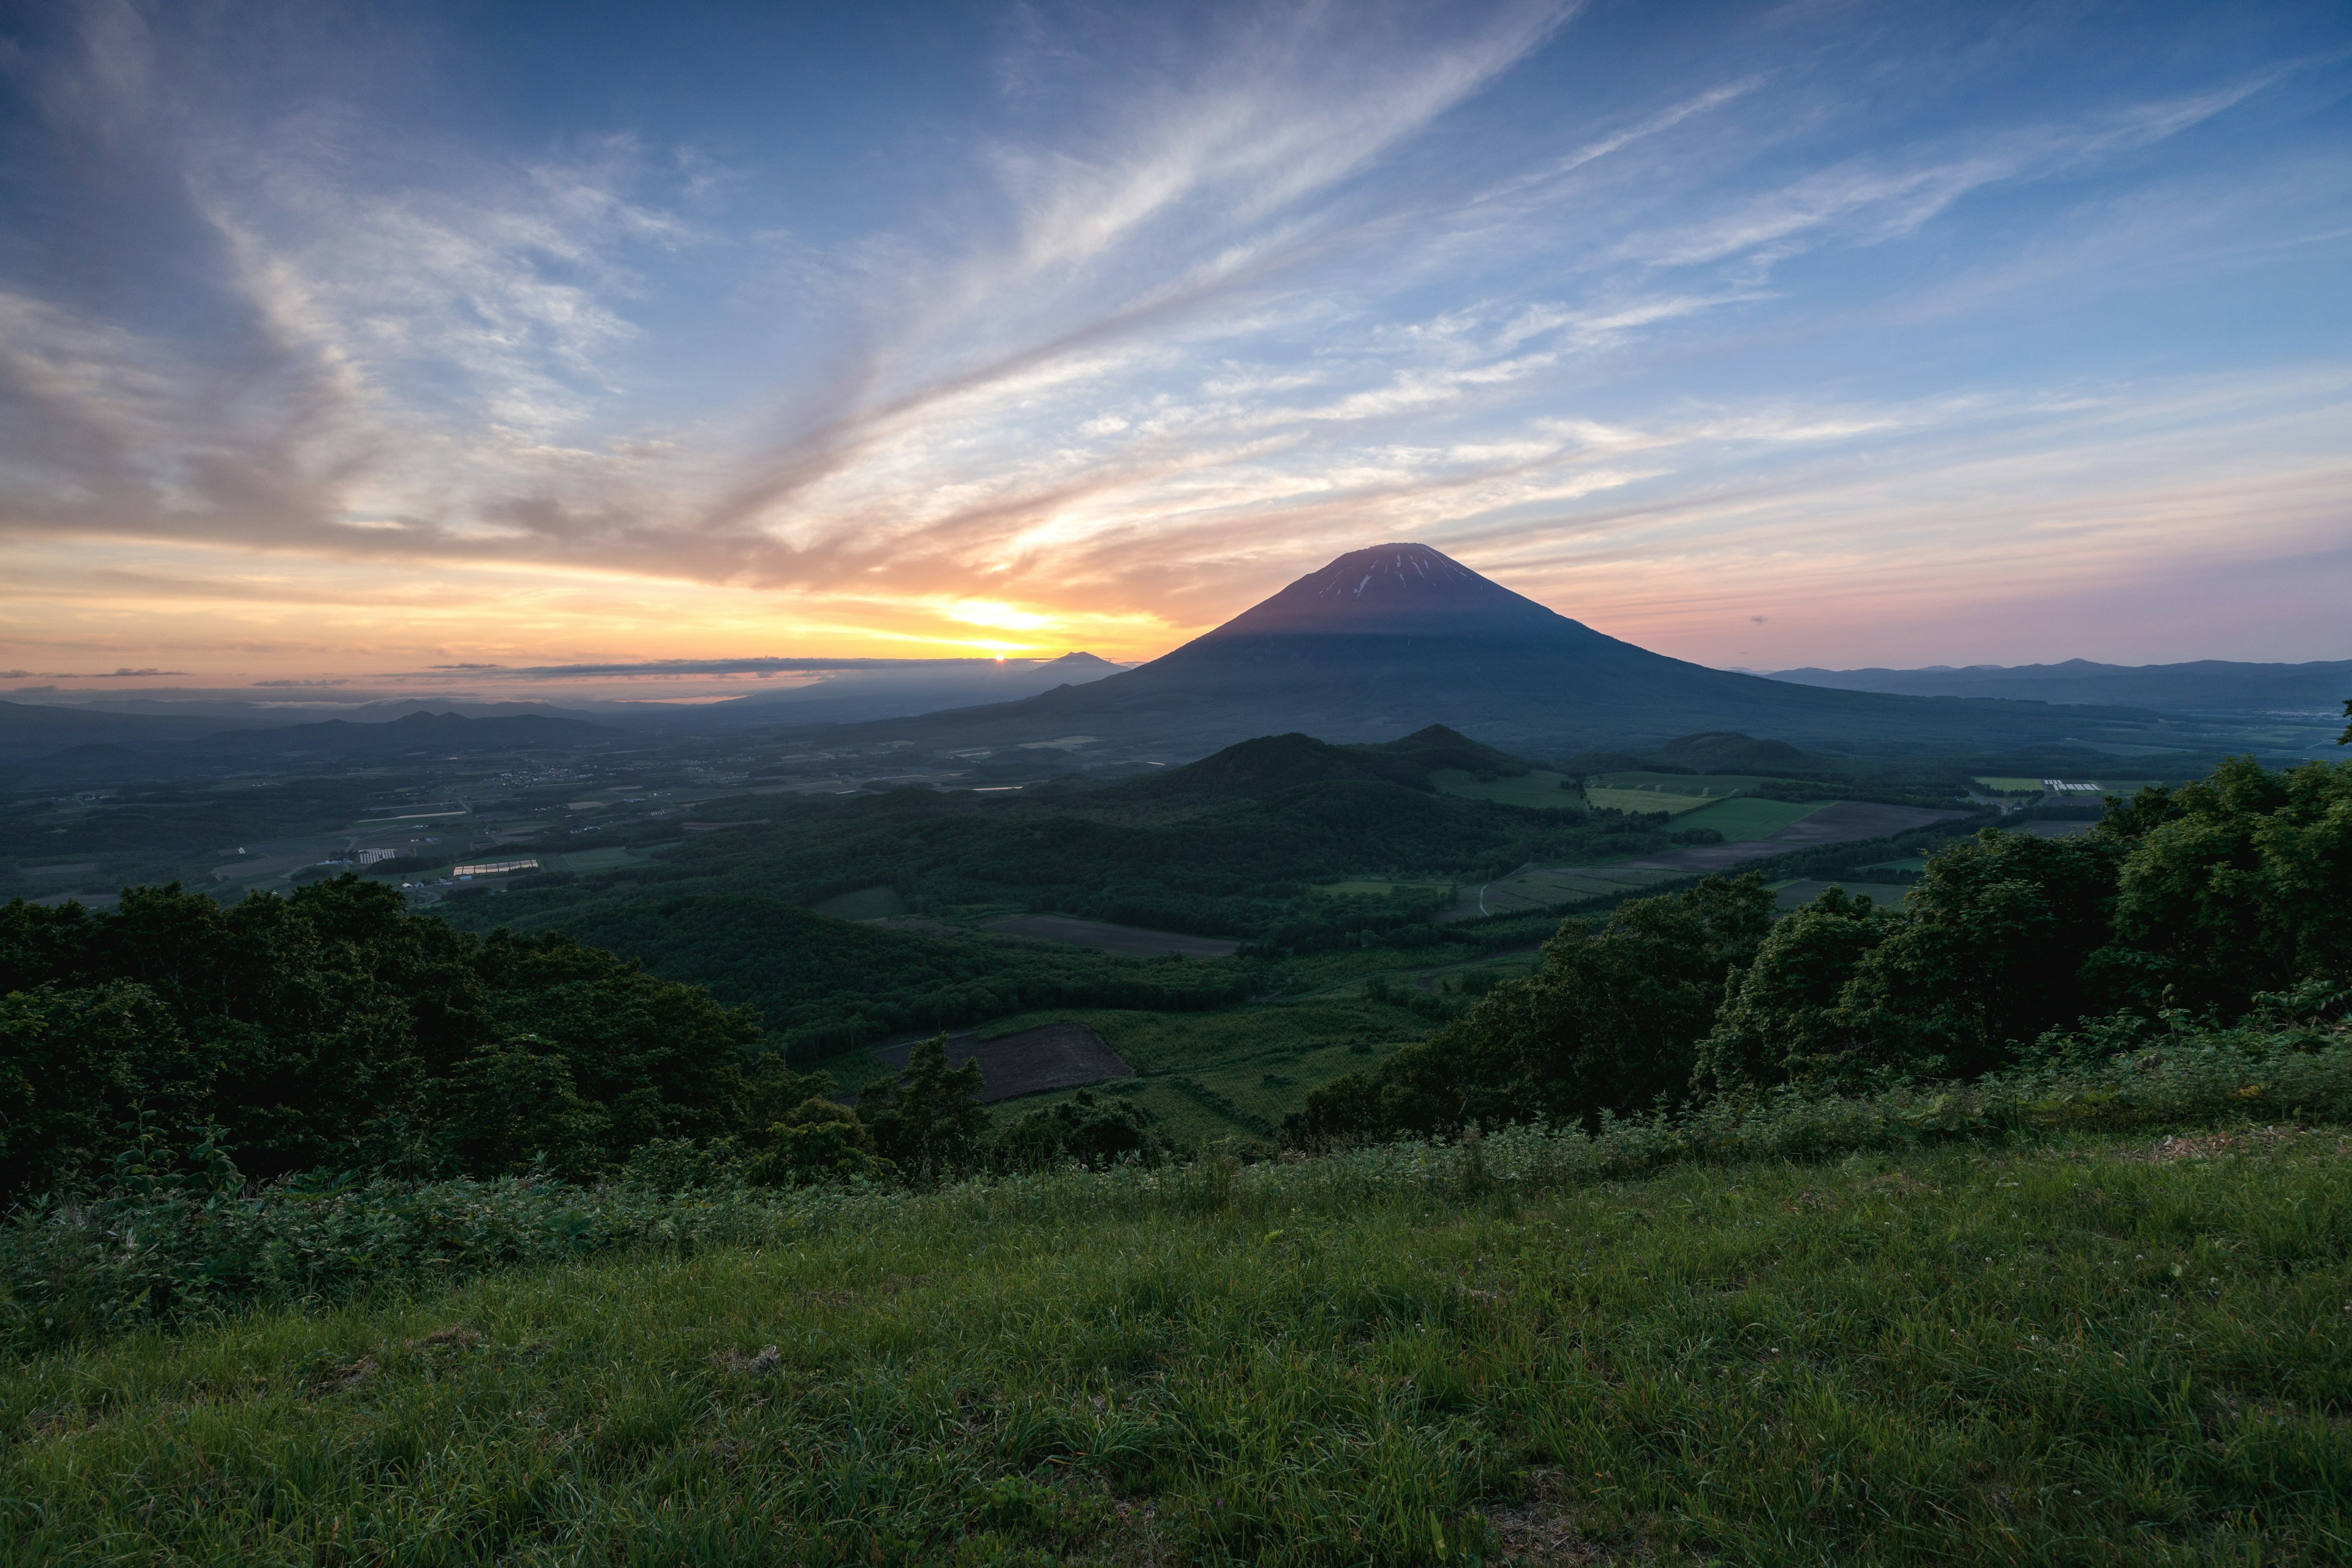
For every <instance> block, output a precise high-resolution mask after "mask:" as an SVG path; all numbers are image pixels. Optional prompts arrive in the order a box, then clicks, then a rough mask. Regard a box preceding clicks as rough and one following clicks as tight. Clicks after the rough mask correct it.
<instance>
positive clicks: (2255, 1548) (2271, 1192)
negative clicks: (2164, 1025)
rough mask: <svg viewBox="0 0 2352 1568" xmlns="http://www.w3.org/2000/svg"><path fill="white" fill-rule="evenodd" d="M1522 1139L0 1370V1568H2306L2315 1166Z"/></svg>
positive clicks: (285, 1319) (2327, 1516) (870, 1207)
mask: <svg viewBox="0 0 2352 1568" xmlns="http://www.w3.org/2000/svg"><path fill="white" fill-rule="evenodd" d="M1559 1142H1560V1141H1559V1140H1549V1141H1547V1140H1543V1139H1539V1138H1537V1137H1535V1136H1533V1135H1513V1136H1512V1137H1508V1138H1506V1137H1499V1136H1498V1137H1496V1138H1492V1139H1486V1140H1481V1141H1477V1142H1473V1143H1470V1144H1467V1145H1465V1146H1460V1147H1456V1148H1454V1149H1450V1150H1444V1151H1433V1150H1432V1151H1399V1150H1391V1151H1360V1152H1355V1153H1352V1154H1349V1155H1344V1156H1340V1157H1338V1158H1334V1159H1330V1160H1322V1161H1311V1162H1307V1163H1299V1164H1293V1165H1273V1164H1269V1165H1260V1166H1255V1167H1246V1168H1244V1167H1237V1166H1235V1165H1234V1164H1232V1163H1228V1162H1222V1161H1216V1160H1206V1161H1202V1162H1200V1163H1196V1164H1195V1165H1192V1166H1191V1167H1187V1168H1183V1169H1180V1170H1176V1171H1172V1172H1160V1173H1134V1172H1130V1173H1114V1174H1111V1175H1107V1176H1085V1175H1080V1174H1077V1173H1061V1174H1053V1175H1046V1176H1041V1177H1035V1178H1030V1179H1026V1180H1022V1181H1017V1182H1011V1183H1005V1184H999V1185H996V1186H993V1187H990V1188H985V1189H982V1188H977V1187H966V1188H957V1189H950V1190H948V1191H945V1192H941V1193H937V1194H925V1195H903V1194H899V1195H892V1196H889V1197H887V1198H886V1197H882V1196H879V1195H866V1196H861V1197H853V1198H850V1199H846V1200H840V1201H839V1202H837V1203H836V1205H835V1207H834V1208H832V1209H830V1210H826V1211H823V1212H821V1213H819V1214H816V1215H813V1216H812V1223H810V1224H808V1225H807V1226H805V1227H804V1228H793V1229H790V1230H784V1231H781V1232H779V1233H777V1234H775V1235H773V1236H772V1237H770V1238H768V1239H766V1240H764V1241H762V1242H760V1243H758V1244H755V1245H738V1246H729V1247H713V1248H709V1249H705V1250H699V1251H697V1252H696V1253H695V1254H694V1255H692V1256H679V1255H678V1254H677V1253H676V1252H668V1253H660V1252H655V1251H650V1250H644V1251H638V1252H635V1253H630V1254H625V1255H621V1256H614V1257H608V1258H601V1259H593V1260H590V1261H585V1262H572V1263H559V1264H553V1265H549V1266H545V1267H539V1268H508V1269H502V1270H499V1271H498V1272H495V1273H491V1274H488V1275H487V1276H485V1277H483V1278H480V1279H477V1280H476V1281H474V1282H473V1283H472V1284H470V1285H468V1286H466V1287H464V1288H461V1289H454V1290H448V1291H443V1292H438V1293H435V1294H433V1295H430V1296H415V1297H411V1298H409V1299H407V1300H384V1301H381V1302H377V1303H374V1304H372V1305H367V1306H352V1307H345V1308H340V1309H333V1308H331V1309H324V1310H300V1309H297V1308H294V1307H284V1308H278V1309H273V1310H260V1311H256V1312H251V1313H247V1314H244V1315H240V1316H236V1317H234V1318H231V1319H227V1320H226V1321H221V1322H218V1323H216V1324H213V1325H209V1326H205V1327H202V1328H200V1329H197V1330H195V1331H188V1332H184V1333H181V1334H178V1335H170V1334H164V1333H159V1332H144V1333H132V1334H128V1335H124V1336H121V1337H118V1338H116V1339H115V1340H112V1341H110V1342H104V1343H100V1344H93V1345H88V1346H84V1347H80V1348H77V1349H71V1350H67V1351H63V1352H52V1353H49V1354H46V1355H41V1356H37V1357H34V1358H32V1359H29V1360H26V1361H24V1362H21V1363H18V1364H17V1365H16V1367H15V1368H14V1369H13V1370H12V1371H10V1372H8V1373H5V1375H0V1433H5V1449H0V1558H5V1560H6V1561H8V1562H10V1563H99V1562H196V1563H233V1562H268V1563H330V1562H331V1563H418V1564H425V1563H435V1564H439V1563H447V1564H457V1563H492V1562H498V1563H556V1562H562V1563H614V1564H618V1563H828V1564H829V1563H877V1562H878V1563H972V1564H977V1563H1047V1562H1090V1563H1270V1564H1271V1563H1300V1564H1306V1563H1316V1564H1323V1563H1329V1564H1344V1563H1460V1562H1477V1561H1485V1562H1501V1561H1506V1560H1515V1561H1528V1562H1534V1561H1555V1562H1583V1561H1592V1560H1596V1559H1598V1560H1609V1561H1660V1562H1669V1563H1671V1562H1685V1561H1699V1560H1706V1561H1712V1562H1722V1563H1758V1564H1784V1563H1785V1564H1797V1563H1805V1564H1816V1563H1825V1562H1834V1563H2026V1562H2032V1563H2215V1562H2225V1563H2249V1564H2251V1563H2257V1562H2260V1563H2284V1562H2301V1563H2326V1562H2341V1561H2344V1560H2346V1557H2347V1554H2352V1521H2347V1517H2346V1510H2345V1504H2346V1500H2347V1499H2352V1314H2347V1311H2346V1305H2347V1302H2348V1301H2352V1182H2347V1175H2352V1147H2347V1144H2346V1142H2344V1140H2343V1139H2341V1138H2340V1137H2337V1136H2334V1135H2314V1134H2294V1133H2276V1134H2263V1133H2253V1132H2244V1131H2228V1132H2217V1133H2208V1134H2205V1135H2202V1136H2201V1137H2200V1138H2197V1139H2195V1140H2186V1141H2185V1140H2181V1139H2179V1138H2178V1137H2176V1138H2174V1139H2172V1140H2170V1141H2164V1140H2158V1139H2156V1138H2152V1137H2149V1136H2147V1135H2137V1136H2132V1137H2129V1138H2121V1137H2117V1136H2116V1135H2112V1134H2101V1135H2078V1134H2058V1135H2053V1136H2052V1137H2049V1138H2046V1139H2043V1140H2042V1141H2040V1142H2037V1143H2035V1144H2033V1145H2032V1146H2009V1147H1999V1148H1991V1149H1988V1148H1983V1147H1979V1146H1975V1145H1970V1144H1965V1143H1963V1144H1954V1145H1948V1146H1944V1147H1938V1148H1929V1149H1926V1150H1907V1151H1895V1152H1863V1153H1855V1154H1850V1155H1847V1156H1845V1157H1843V1158H1842V1159H1839V1160H1836V1161H1832V1162H1827V1163H1822V1162H1812V1163H1790V1162H1782V1161H1757V1162H1753V1163H1748V1164H1746V1165H1743V1166H1739V1167H1737V1168H1734V1169H1731V1170H1728V1171H1727V1170H1724V1169H1720V1168H1716V1167H1711V1166H1706V1165H1701V1164H1696V1163H1685V1164H1679V1165H1669V1166H1667V1167H1665V1168H1664V1170H1663V1171H1662V1172H1660V1173H1656V1174H1654V1175H1652V1176H1650V1177H1647V1178H1645V1179H1642V1180H1636V1181H1631V1182H1623V1181H1613V1180H1595V1181H1589V1182H1570V1183H1566V1184H1546V1183H1545V1182H1544V1180H1542V1179H1541V1175H1540V1173H1541V1171H1542V1170H1543V1169H1544V1167H1543V1165H1542V1164H1541V1162H1540V1160H1539V1159H1538V1156H1539V1155H1542V1154H1543V1153H1544V1152H1545V1151H1547V1150H1550V1149H1553V1148H1555V1147H1557V1146H1558V1145H1559Z"/></svg>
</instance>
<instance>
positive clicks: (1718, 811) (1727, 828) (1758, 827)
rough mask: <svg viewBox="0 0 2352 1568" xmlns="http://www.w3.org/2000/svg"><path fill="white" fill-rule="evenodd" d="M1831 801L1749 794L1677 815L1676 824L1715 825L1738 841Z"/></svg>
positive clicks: (1770, 831)
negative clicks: (1767, 798) (1776, 798)
mask: <svg viewBox="0 0 2352 1568" xmlns="http://www.w3.org/2000/svg"><path fill="white" fill-rule="evenodd" d="M1831 804H1832V803H1831V802H1829V801H1825V800H1759V799H1758V798H1756V797H1755V796H1753V795H1746V796H1742V797H1741V798H1739V799H1738V800H1725V801H1717V803H1716V804H1715V805H1710V806H1708V807H1706V809H1705V810H1704V811H1694V812H1692V813H1691V814H1690V815H1689V816H1679V817H1676V818H1675V828H1676V830H1678V831H1684V832H1687V831H1688V830H1690V829H1691V828H1694V827H1712V828H1714V829H1715V830H1716V831H1717V833H1720V834H1722V835H1723V837H1724V839H1725V841H1726V842H1727V843H1735V844H1736V843H1738V842H1740V841H1742V840H1744V839H1750V838H1769V837H1771V836H1772V835H1773V834H1775V833H1778V832H1780V829H1782V828H1784V827H1786V826H1789V825H1790V823H1793V822H1802V821H1803V820H1804V819H1805V818H1807V817H1809V816H1812V815H1813V813H1815V812H1817V811H1819V810H1821V809H1822V807H1823V806H1825V805H1831Z"/></svg>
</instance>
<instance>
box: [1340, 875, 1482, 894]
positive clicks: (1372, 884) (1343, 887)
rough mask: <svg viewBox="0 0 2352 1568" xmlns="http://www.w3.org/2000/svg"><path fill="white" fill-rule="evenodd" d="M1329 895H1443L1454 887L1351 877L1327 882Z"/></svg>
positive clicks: (1396, 879)
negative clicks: (1399, 893)
mask: <svg viewBox="0 0 2352 1568" xmlns="http://www.w3.org/2000/svg"><path fill="white" fill-rule="evenodd" d="M1320 886H1321V888H1322V890H1323V891H1325V892H1327V893H1352V894H1355V895H1357V896H1359V897H1363V898H1374V899H1377V898H1381V897H1384V896H1385V897H1394V896H1395V895H1396V894H1397V893H1398V892H1400V891H1404V892H1412V893H1442V892H1444V891H1445V890H1446V889H1449V888H1451V887H1453V886H1454V884H1453V883H1451V882H1414V881H1407V880H1404V879H1400V878H1392V877H1351V878H1349V879H1347V880H1346V881H1343V882H1325V883H1322V884H1321V885H1320Z"/></svg>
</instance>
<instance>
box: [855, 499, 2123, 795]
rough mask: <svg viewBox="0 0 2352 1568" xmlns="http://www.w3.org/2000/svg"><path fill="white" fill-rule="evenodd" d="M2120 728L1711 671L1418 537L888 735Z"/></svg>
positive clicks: (947, 740) (1795, 733)
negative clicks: (1066, 680) (1069, 675)
mask: <svg viewBox="0 0 2352 1568" xmlns="http://www.w3.org/2000/svg"><path fill="white" fill-rule="evenodd" d="M2126 717H2128V718H2130V719H2134V720H2145V719H2146V718H2147V715H2145V714H2141V713H2138V712H2137V711H2135V710H2121V709H2089V710H2086V709H2080V708H2070V709H2067V710H2064V712H2063V713H2062V712H2059V711H2057V710H2053V709H2050V708H2048V707H2046V706H2044V705H2042V704H2040V703H2032V702H2004V701H1995V700H1956V699H1950V698H1937V699H1927V698H1916V697H1897V696H1888V695H1885V694H1880V693H1874V692H1862V691H1846V690H1839V689H1831V688H1826V687H1813V686H1800V685H1796V684H1794V683H1792V682H1789V681H1780V680H1771V679H1766V678H1764V677H1762V676H1754V675H1741V674H1738V673H1735V672H1733V671H1729V670H1721V669H1710V668H1706V666H1704V665H1697V664H1691V663H1688V662H1686V661H1685V660H1683V659H1678V658H1667V657H1666V656H1664V654H1657V653H1652V652H1651V651H1649V650H1648V649H1647V648H1643V647H1635V646H1634V645H1633V644H1632V643H1629V642H1622V641H1620V640H1619V639H1617V638H1615V637H1609V636H1607V635H1605V634H1603V633H1601V632H1597V631H1594V630H1593V629H1592V628H1591V626H1586V625H1584V624H1583V623H1582V622H1581V621H1575V620H1570V618H1569V617H1568V616H1563V615H1561V614H1559V612H1558V611H1556V610H1552V609H1549V608H1548V607H1546V606H1545V605H1539V604H1538V603H1536V602H1535V601H1534V600H1533V599H1530V598H1528V597H1526V596H1525V595H1519V594H1515V593H1513V592H1511V590H1510V589H1508V588H1506V587H1504V586H1503V585H1502V584H1499V583H1496V582H1494V581H1492V580H1490V579H1488V578H1486V577H1482V576H1480V575H1479V574H1477V573H1475V572H1473V571H1472V570H1470V568H1468V567H1467V566H1465V565H1463V564H1462V563H1460V562H1458V561H1455V560H1454V559H1453V558H1451V557H1450V556H1447V555H1445V554H1444V553H1443V552H1439V551H1436V550H1433V549H1431V548H1430V547H1429V546H1428V545H1426V544H1381V545H1376V546H1374V547H1373V548H1371V549H1370V550H1357V551H1351V552H1349V553H1348V554H1345V555H1342V556H1340V557H1339V559H1338V560H1336V561H1334V562H1332V563H1330V564H1329V565H1328V566H1326V567H1324V568H1323V569H1322V570H1321V571H1319V572H1314V573H1310V574H1307V576H1304V577H1301V578H1300V579H1298V581H1297V582H1295V583H1293V584H1290V585H1289V586H1288V587H1286V588H1285V589H1283V590H1282V591H1281V592H1280V593H1278V594H1276V595H1274V596H1273V597H1272V598H1269V599H1266V600H1265V601H1263V602H1262V603H1260V604H1257V605H1253V606H1252V607H1251V608H1249V609H1247V610H1244V611H1243V612H1242V613H1241V614H1240V615H1238V616H1234V618H1233V619H1232V620H1230V621H1227V622H1226V623H1225V624H1224V625H1223V626H1219V627H1217V628H1216V629H1215V630H1214V631H1212V632H1208V633H1206V634H1204V635H1203V636H1201V637H1195V638H1193V639H1192V641H1191V642H1189V643H1186V644H1185V645H1184V646H1183V647H1180V648H1177V649H1176V650H1175V651H1173V652H1172V653H1169V654H1166V655H1164V656H1162V657H1161V658H1156V659H1154V660H1152V661H1151V662H1150V663H1149V664H1146V665H1142V666H1139V668H1134V669H1131V670H1128V671H1125V672H1124V673H1121V674H1118V675H1112V676H1108V677H1105V678H1104V679H1100V680H1096V681H1091V682H1089V683H1087V685H1084V686H1067V687H1062V688H1058V689H1055V690H1052V691H1048V692H1045V694H1043V695H1041V696H1037V697H1033V698H1030V699H1028V700H1026V701H1022V702H1007V703H1000V704H995V705H992V706H990V707H985V708H967V709H956V710H949V711H946V712H940V713H933V714H929V715H927V716H925V717H924V718H922V719H919V720H914V721H904V722H901V723H900V724H898V725H896V726H893V727H892V733H893V734H894V735H904V736H906V737H907V738H910V739H915V740H917V741H919V742H920V743H924V744H949V745H953V744H964V745H974V744H988V743H993V744H999V745H1004V744H1014V745H1017V744H1023V743H1034V742H1044V741H1050V740H1055V739H1066V738H1069V737H1074V736H1079V735H1084V736H1087V737H1090V738H1092V739H1093V740H1095V741H1097V742H1115V743H1119V744H1130V743H1137V742H1141V743H1147V744H1150V745H1152V746H1154V747H1158V748H1164V749H1166V750H1168V751H1171V752H1192V753H1194V754H1198V753H1202V752H1209V751H1213V750H1215V749H1217V748H1218V747H1221V746H1224V745H1228V744H1230V743H1232V742H1234V741H1238V740H1242V739H1245V738H1247V737H1249V736H1253V735H1265V734H1278V733H1282V732H1285V731H1294V730H1295V731H1304V732H1306V733H1307V734H1310V735H1314V736H1317V737H1319V738H1320V739H1323V740H1326V741H1331V742H1361V741H1375V740H1386V739H1390V738H1391V737H1394V736H1396V735H1400V734H1403V733H1405V732H1406V731H1412V730H1418V729H1420V728H1422V727H1423V725H1427V724H1432V723H1442V724H1446V725H1450V726H1452V727H1453V728H1454V729H1456V730H1459V731H1464V732H1465V733H1466V734H1469V735H1473V736H1475V737H1476V738H1477V739H1478V740H1480V741H1482V742H1486V743H1488V744H1491V745H1496V746H1500V747H1502V748H1504V749H1506V750H1508V751H1513V752H1518V753H1520V754H1523V755H1538V756H1542V755H1556V754H1559V753H1563V752H1574V751H1579V750H1596V749H1601V748H1607V747H1616V748H1622V749H1626V750H1634V751H1639V750H1644V749H1647V748H1650V747H1654V746H1656V745H1658V744H1660V743H1662V742H1666V741H1669V740H1672V739H1674V738H1675V737H1677V736H1683V735H1688V734H1691V733H1693V732H1694V731H1728V730H1737V731H1745V732H1746V733H1748V734H1750V735H1764V736H1769V737H1771V738H1772V739H1775V740H1780V741H1786V742H1791V743H1793V744H1795V745H1799V746H1802V747H1806V748H1808V749H1827V750H1832V751H1854V750H1869V751H1883V750H1886V749H1889V748H1890V747H1891V748H1895V749H1901V750H1914V749H1921V750H1959V749H1971V750H1973V749H1981V748H1985V747H1990V746H2009V745H2050V744H2055V743H2061V742H2065V741H2068V740H2071V739H2073V738H2074V737H2075V736H2077V735H2080V734H2082V733H2084V726H2085V724H2086V723H2090V722H2095V721H2098V720H2100V719H2102V718H2126ZM859 728H860V729H861V730H862V729H875V728H878V727H877V726H859Z"/></svg>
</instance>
